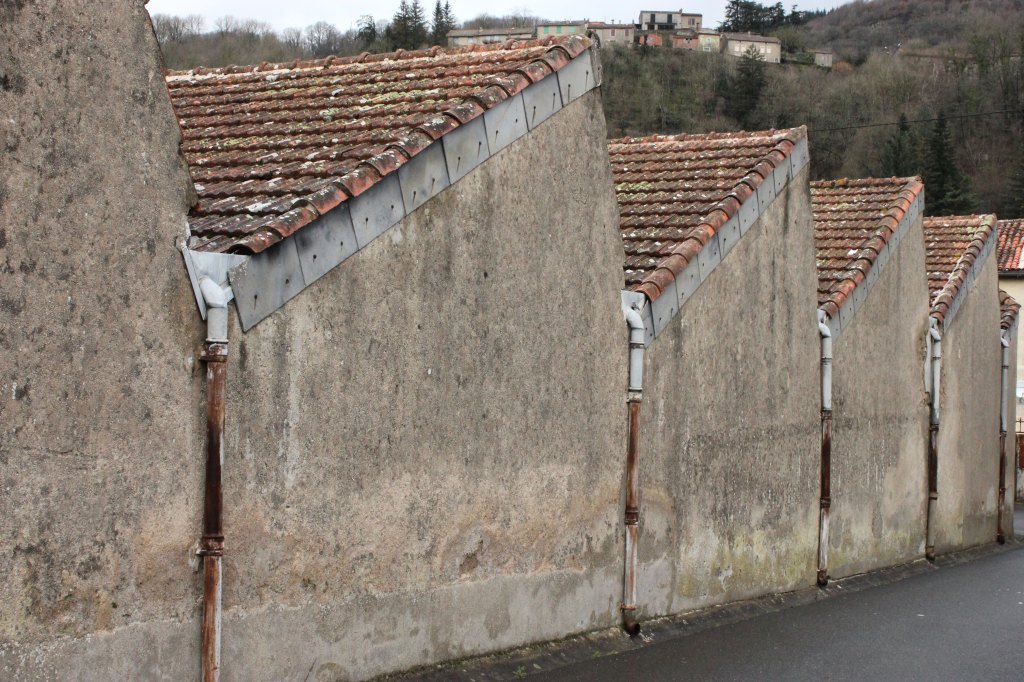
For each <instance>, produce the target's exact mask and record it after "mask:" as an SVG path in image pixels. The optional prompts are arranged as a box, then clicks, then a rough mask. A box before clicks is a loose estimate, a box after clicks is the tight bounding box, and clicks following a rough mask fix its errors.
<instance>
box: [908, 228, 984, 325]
mask: <svg viewBox="0 0 1024 682" xmlns="http://www.w3.org/2000/svg"><path fill="white" fill-rule="evenodd" d="M995 223H996V217H995V216H994V215H992V214H989V215H974V216H948V217H935V218H925V220H924V243H925V264H926V266H927V268H928V290H929V294H930V297H931V304H932V310H931V315H932V317H935V318H937V319H938V320H939V321H944V320H945V318H946V314H947V313H948V312H949V309H950V306H951V305H952V304H953V300H954V299H955V298H956V295H957V293H958V292H959V291H960V287H961V285H962V284H963V283H964V282H965V281H966V279H967V274H968V273H969V272H970V271H971V268H972V267H973V266H974V262H975V260H977V258H978V254H980V253H981V251H982V249H983V248H984V246H985V242H986V241H987V240H988V237H989V235H991V234H992V230H994V229H995Z"/></svg>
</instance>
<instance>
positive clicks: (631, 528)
mask: <svg viewBox="0 0 1024 682" xmlns="http://www.w3.org/2000/svg"><path fill="white" fill-rule="evenodd" d="M624 313H625V317H626V323H627V324H628V325H629V390H628V391H627V393H626V404H627V406H628V412H629V435H628V438H627V441H626V514H625V531H626V556H625V568H624V571H623V579H622V606H621V607H620V608H621V609H622V627H623V629H624V630H625V631H626V632H627V633H629V635H630V636H635V635H637V634H638V633H639V632H640V623H639V622H638V621H637V619H636V564H637V535H638V532H639V527H640V507H639V482H638V480H637V479H638V473H639V471H638V470H639V463H640V461H639V460H640V403H641V402H642V401H643V374H644V333H645V331H644V321H643V318H642V317H641V316H640V313H639V312H638V311H637V310H636V308H633V307H630V308H626V309H625V310H624Z"/></svg>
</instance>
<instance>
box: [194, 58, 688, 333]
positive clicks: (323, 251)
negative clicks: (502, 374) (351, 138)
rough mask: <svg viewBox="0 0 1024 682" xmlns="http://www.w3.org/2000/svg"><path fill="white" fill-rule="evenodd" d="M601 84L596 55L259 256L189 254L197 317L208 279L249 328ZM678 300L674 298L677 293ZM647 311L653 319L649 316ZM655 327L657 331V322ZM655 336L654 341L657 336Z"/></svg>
mask: <svg viewBox="0 0 1024 682" xmlns="http://www.w3.org/2000/svg"><path fill="white" fill-rule="evenodd" d="M599 84H600V79H599V77H598V74H596V73H595V69H594V59H593V57H592V56H591V50H586V51H585V52H584V53H583V54H581V55H579V56H577V57H576V58H575V59H573V60H572V61H571V62H569V64H567V65H565V66H564V67H563V68H562V69H560V70H558V71H556V72H555V73H554V74H552V75H550V76H547V77H546V78H543V79H541V80H540V81H538V82H537V83H533V84H531V85H529V86H527V87H526V88H525V89H523V91H522V92H520V93H519V94H517V95H515V96H513V97H510V98H509V99H507V100H505V101H504V102H502V103H500V104H498V105H497V106H495V107H493V108H492V109H488V110H487V111H485V112H484V114H483V115H482V116H477V117H476V118H474V119H473V120H471V121H469V122H468V123H465V124H463V125H461V126H459V127H458V128H455V129H454V130H453V131H451V132H450V133H448V134H447V135H444V136H443V137H441V138H440V139H439V140H437V141H435V142H434V143H433V144H431V145H430V146H428V147H427V148H426V149H424V150H423V151H422V152H420V153H419V154H417V155H416V156H414V157H413V158H412V159H410V160H409V161H408V163H406V164H404V165H402V166H400V167H399V169H398V172H396V173H392V174H390V175H388V176H387V177H385V178H384V179H382V180H381V181H380V182H378V183H376V184H375V185H373V186H372V187H370V188H369V189H368V190H367V191H365V192H364V193H362V194H360V195H359V196H358V197H355V198H354V199H350V200H348V201H347V202H344V203H342V204H341V205H339V206H337V207H335V208H334V209H332V210H330V211H328V212H326V213H325V214H324V215H322V216H321V217H320V218H318V219H317V220H315V221H313V222H312V223H310V224H309V225H306V226H305V227H303V228H302V229H300V230H298V231H296V232H295V234H293V235H291V236H290V237H288V238H286V239H284V240H283V241H281V242H278V243H277V244H275V245H274V246H272V247H270V248H269V249H267V250H266V251H262V252H260V253H258V254H256V255H254V256H239V255H234V254H219V253H204V252H196V251H190V250H188V249H183V250H182V251H183V255H184V257H185V266H186V268H187V269H188V273H189V278H190V280H191V281H192V288H193V292H194V294H195V296H196V301H197V303H198V305H199V312H200V314H201V315H202V316H203V319H206V306H205V303H204V302H203V298H202V295H201V293H200V291H199V278H200V277H203V276H210V277H212V278H213V279H214V280H216V281H217V283H218V284H222V285H224V284H228V282H229V280H230V284H231V287H232V288H233V289H234V292H235V294H236V297H235V306H236V307H237V309H238V316H239V320H240V321H241V323H242V331H248V330H249V329H251V328H252V327H253V326H255V325H256V324H257V323H259V322H260V321H261V320H263V319H264V318H266V317H267V316H268V315H270V314H271V313H273V312H274V311H276V310H277V309H278V308H280V307H281V306H283V305H284V304H285V303H287V302H288V301H289V300H290V299H292V298H293V297H295V296H296V295H297V294H299V293H300V292H301V291H302V290H303V289H305V288H306V287H308V286H309V285H311V284H312V283H313V282H315V281H316V280H317V279H319V278H320V277H323V276H324V275H325V274H327V273H328V272H329V271H330V270H332V269H333V268H335V267H337V266H338V265H339V264H341V263H342V262H344V261H345V260H346V259H348V258H349V257H351V256H352V255H354V254H355V253H357V252H358V251H359V250H361V249H364V248H366V247H367V246H368V245H369V244H370V243H371V242H372V241H373V240H375V239H376V238H377V237H379V236H381V235H382V234H384V233H385V232H387V231H388V230H389V229H391V228H392V227H394V226H395V225H396V224H397V223H399V222H400V221H401V220H403V219H404V218H405V217H406V216H407V215H409V214H410V213H412V212H413V211H415V210H416V209H417V208H419V207H420V206H422V205H423V204H425V203H426V202H428V201H429V200H430V199H432V198H433V197H435V196H437V195H438V194H439V193H441V192H442V191H444V190H445V189H446V188H447V187H450V186H451V185H452V184H454V183H455V182H457V181H458V180H461V179H462V178H463V177H465V176H466V175H467V174H468V173H469V172H470V171H472V170H473V169H475V168H476V167H478V166H479V165H480V164H482V163H483V162H484V161H486V160H487V159H489V158H490V157H491V156H493V155H494V154H496V153H498V152H499V151H501V150H502V149H504V148H505V147H507V146H508V145H510V144H511V143H512V142H514V141H515V140H517V139H519V138H520V137H522V136H524V135H526V134H527V133H528V132H530V131H531V130H533V129H534V128H536V127H537V126H538V125H540V124H541V123H543V122H544V121H546V120H547V119H549V118H550V117H551V116H552V115H554V114H555V113H557V112H558V111H560V110H561V109H562V108H564V107H565V106H566V105H567V104H568V103H569V102H571V101H573V100H576V99H579V98H580V97H582V96H583V95H584V94H585V93H587V92H589V91H590V90H593V89H594V88H595V87H597V86H598V85H599ZM672 299H673V300H675V299H676V296H675V294H674V293H673V295H672ZM650 308H651V307H650V306H647V307H646V310H647V313H646V314H647V318H645V319H648V318H651V315H652V312H651V309H650ZM649 329H651V330H653V321H652V324H651V326H650V327H649ZM649 333H650V334H651V339H653V332H649Z"/></svg>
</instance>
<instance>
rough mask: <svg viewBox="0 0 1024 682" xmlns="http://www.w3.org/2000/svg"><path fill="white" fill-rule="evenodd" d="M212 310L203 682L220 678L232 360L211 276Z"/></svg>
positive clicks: (224, 314)
mask: <svg viewBox="0 0 1024 682" xmlns="http://www.w3.org/2000/svg"><path fill="white" fill-rule="evenodd" d="M199 287H200V290H201V291H202V294H203V299H204V301H205V302H206V306H207V315H206V342H205V344H204V348H203V354H202V360H203V362H205V363H206V484H205V491H204V499H203V537H202V539H201V540H200V545H199V551H198V554H199V555H200V556H202V557H203V622H202V664H203V682H217V680H219V679H220V667H221V659H220V649H221V594H222V587H221V585H222V582H221V581H222V576H223V573H222V565H221V563H222V560H223V556H224V529H223V526H222V513H221V512H222V504H223V494H222V489H221V470H222V467H223V465H224V443H223V437H224V389H225V384H226V380H227V359H228V309H227V303H228V296H227V294H226V293H225V292H224V290H223V289H221V287H220V286H219V285H218V284H217V283H215V282H214V281H213V280H212V279H210V278H208V277H203V278H202V279H200V280H199Z"/></svg>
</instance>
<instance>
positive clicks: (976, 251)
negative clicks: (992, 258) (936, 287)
mask: <svg viewBox="0 0 1024 682" xmlns="http://www.w3.org/2000/svg"><path fill="white" fill-rule="evenodd" d="M951 217H954V218H955V217H956V216H951ZM996 222H997V221H996V217H995V215H994V214H987V215H985V216H983V222H982V224H981V227H982V230H981V231H982V232H983V233H984V235H985V236H984V237H977V236H976V237H974V238H973V239H972V240H971V242H970V244H968V246H967V248H965V249H964V251H963V253H962V254H961V255H960V257H959V259H957V262H956V265H954V266H953V270H952V272H950V274H949V277H948V278H947V279H946V284H945V285H944V286H943V287H942V290H941V291H940V292H939V293H938V294H936V296H935V300H934V302H933V303H932V307H931V311H930V312H929V317H933V318H935V320H936V321H937V322H938V325H939V328H940V329H941V330H942V332H943V333H945V332H946V331H947V330H948V329H949V328H950V326H951V325H952V324H953V320H955V319H956V314H957V313H958V312H959V311H960V306H961V305H963V302H964V299H965V298H966V297H967V294H968V292H969V290H970V288H971V285H972V284H973V283H974V281H975V279H977V277H978V275H979V274H980V273H981V271H982V269H984V267H985V261H986V260H988V257H989V255H990V254H991V253H992V252H993V251H994V250H995V245H996V242H997V241H998V230H997V229H996ZM969 256H971V258H968V257H969ZM968 261H969V262H968Z"/></svg>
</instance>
